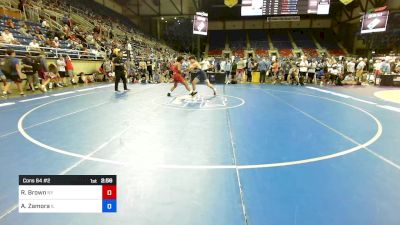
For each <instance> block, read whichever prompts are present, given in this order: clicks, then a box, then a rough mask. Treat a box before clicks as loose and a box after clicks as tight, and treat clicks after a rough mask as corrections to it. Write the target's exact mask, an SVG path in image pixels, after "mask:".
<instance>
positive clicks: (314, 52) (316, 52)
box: [302, 48, 319, 57]
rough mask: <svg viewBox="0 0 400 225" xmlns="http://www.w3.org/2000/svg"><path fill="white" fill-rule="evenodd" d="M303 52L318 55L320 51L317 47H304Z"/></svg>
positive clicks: (313, 55)
mask: <svg viewBox="0 0 400 225" xmlns="http://www.w3.org/2000/svg"><path fill="white" fill-rule="evenodd" d="M302 50H303V53H304V55H306V56H309V57H318V56H319V54H318V51H317V50H316V49H315V48H303V49H302Z"/></svg>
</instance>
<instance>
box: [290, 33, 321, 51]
mask: <svg viewBox="0 0 400 225" xmlns="http://www.w3.org/2000/svg"><path fill="white" fill-rule="evenodd" d="M291 34H292V37H293V40H294V42H295V43H296V45H297V47H298V48H310V49H312V48H316V47H317V46H315V43H314V41H313V40H312V38H311V37H310V36H309V33H308V32H307V31H304V30H292V31H291Z"/></svg>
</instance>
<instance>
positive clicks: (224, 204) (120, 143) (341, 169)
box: [0, 84, 400, 225]
mask: <svg viewBox="0 0 400 225" xmlns="http://www.w3.org/2000/svg"><path fill="white" fill-rule="evenodd" d="M170 87H171V84H158V85H140V84H135V85H131V86H130V89H131V90H130V91H129V92H126V93H117V94H116V93H114V92H113V87H112V85H100V86H92V87H85V88H80V89H76V90H72V91H71V90H67V91H65V92H58V93H52V94H47V95H35V96H30V97H26V98H20V99H18V98H16V99H10V100H6V101H5V100H4V101H0V120H1V125H0V156H1V157H0V177H1V182H0V190H1V192H0V224H2V225H3V224H4V225H8V224H9V225H16V224H18V225H25V224H26V225H28V224H29V225H43V224H57V225H67V224H73V225H87V224H107V225H111V224H126V225H128V224H129V225H131V224H135V225H165V224H174V225H189V224H190V225H289V224H293V225H297V224H298V225H321V224H323V225H347V224H348V225H383V224H384V225H399V224H400V216H399V209H400V191H399V190H400V151H399V150H400V148H399V146H400V130H399V127H400V103H398V102H396V101H397V100H398V99H396V97H395V98H394V100H393V99H389V98H385V97H383V98H382V97H381V96H382V95H381V94H376V95H375V94H374V93H378V92H382V91H390V92H395V93H397V92H398V89H394V88H378V87H319V86H307V87H297V86H280V85H276V86H273V85H250V84H249V85H247V84H243V85H218V86H217V91H218V96H216V97H214V96H212V95H211V94H212V91H211V90H210V89H207V87H205V86H203V85H201V86H199V94H198V96H197V97H195V98H192V97H189V96H187V95H186V91H185V90H184V88H183V87H182V86H180V87H179V88H178V89H177V90H176V91H175V92H174V93H173V97H170V98H168V97H167V96H166V93H167V92H168V89H169V88H170ZM390 96H393V95H390ZM20 174H35V175H36V174H77V175H79V174H116V175H117V177H118V194H117V196H118V197H117V199H118V200H117V202H118V206H117V207H118V209H117V210H118V212H117V213H115V214H19V213H18V175H20Z"/></svg>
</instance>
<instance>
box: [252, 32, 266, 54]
mask: <svg viewBox="0 0 400 225" xmlns="http://www.w3.org/2000/svg"><path fill="white" fill-rule="evenodd" d="M248 32H249V39H250V48H252V49H256V51H257V50H268V49H269V41H268V37H267V32H266V31H265V30H249V31H248Z"/></svg>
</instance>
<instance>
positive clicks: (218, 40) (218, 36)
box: [209, 30, 225, 50]
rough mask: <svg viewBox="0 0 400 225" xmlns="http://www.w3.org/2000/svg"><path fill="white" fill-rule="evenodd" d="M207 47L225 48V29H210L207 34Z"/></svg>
mask: <svg viewBox="0 0 400 225" xmlns="http://www.w3.org/2000/svg"><path fill="white" fill-rule="evenodd" d="M209 36H210V37H209V43H210V45H209V49H210V50H222V49H225V31H223V30H212V31H210V35H209Z"/></svg>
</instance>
